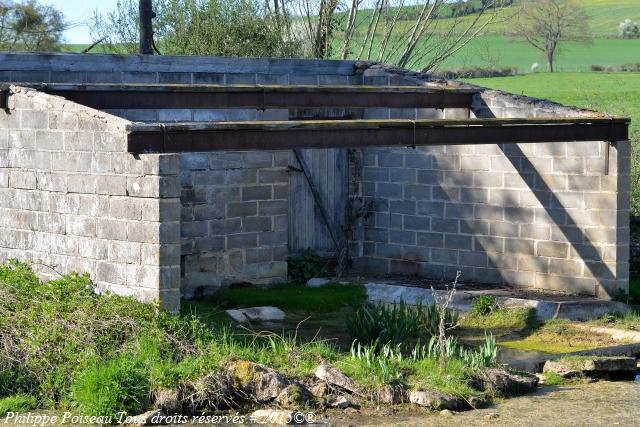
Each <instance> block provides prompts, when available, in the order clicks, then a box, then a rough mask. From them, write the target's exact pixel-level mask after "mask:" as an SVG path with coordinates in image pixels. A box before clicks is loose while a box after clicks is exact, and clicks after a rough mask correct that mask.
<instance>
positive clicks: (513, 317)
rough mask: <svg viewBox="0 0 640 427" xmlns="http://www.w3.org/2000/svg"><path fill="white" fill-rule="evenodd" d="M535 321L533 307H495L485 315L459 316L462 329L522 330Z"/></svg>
mask: <svg viewBox="0 0 640 427" xmlns="http://www.w3.org/2000/svg"><path fill="white" fill-rule="evenodd" d="M535 323H536V310H535V309H534V308H506V307H500V308H497V309H495V310H493V311H491V312H490V313H489V314H486V315H482V314H477V313H470V314H468V315H466V316H463V317H462V318H460V321H459V325H460V328H461V329H462V330H465V329H472V330H485V329H490V330H492V331H498V332H511V331H522V330H524V329H527V328H530V327H532V326H533V325H535ZM463 333H464V332H463Z"/></svg>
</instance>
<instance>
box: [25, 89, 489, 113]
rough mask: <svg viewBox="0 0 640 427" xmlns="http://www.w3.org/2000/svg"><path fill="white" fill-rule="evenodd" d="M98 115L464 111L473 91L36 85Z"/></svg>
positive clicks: (474, 91)
mask: <svg viewBox="0 0 640 427" xmlns="http://www.w3.org/2000/svg"><path fill="white" fill-rule="evenodd" d="M37 89H38V90H41V91H43V92H47V93H49V94H52V95H58V96H62V97H65V98H67V99H69V100H71V101H74V102H77V103H79V104H83V105H86V106H89V107H92V108H96V109H102V110H119V109H213V108H257V109H266V108H324V107H352V108H375V107H384V108H438V109H442V108H469V107H470V106H471V102H472V97H473V94H474V93H477V90H475V89H474V90H469V89H451V88H444V89H434V88H429V87H412V86H380V87H377V86H260V85H257V86H219V85H71V84H46V85H38V86H37Z"/></svg>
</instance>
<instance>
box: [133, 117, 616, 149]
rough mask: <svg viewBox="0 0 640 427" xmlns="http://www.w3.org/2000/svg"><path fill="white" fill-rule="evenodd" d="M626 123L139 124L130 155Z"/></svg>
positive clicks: (603, 131) (605, 135)
mask: <svg viewBox="0 0 640 427" xmlns="http://www.w3.org/2000/svg"><path fill="white" fill-rule="evenodd" d="M628 123H629V122H628V120H627V119H589V118H586V119H583V118H581V119H533V120H531V119H475V120H474V119H471V120H462V121H460V120H416V121H412V120H346V121H338V120H335V121H291V122H234V123H232V122H220V123H204V124H198V123H189V124H171V125H170V124H135V125H132V126H131V129H130V133H129V135H128V151H129V152H132V153H144V152H159V153H180V152H202V151H218V150H276V149H293V148H336V147H341V148H346V147H369V146H418V145H473V144H511V143H540V142H565V141H567V142H568V141H621V140H627V139H628V137H629V136H628Z"/></svg>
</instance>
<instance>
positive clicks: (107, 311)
mask: <svg viewBox="0 0 640 427" xmlns="http://www.w3.org/2000/svg"><path fill="white" fill-rule="evenodd" d="M343 287H344V286H343ZM323 289H326V288H323ZM314 291H315V289H314ZM369 310H370V311H371V308H369ZM375 310H376V309H373V311H375ZM389 310H390V312H393V309H392V308H389ZM370 311H367V313H369V312H370ZM440 312H441V311H439V310H437V309H435V308H432V307H429V306H419V307H417V308H409V307H406V306H404V305H403V306H402V308H400V307H396V308H395V314H393V315H390V314H389V312H387V311H385V313H387V314H386V315H385V316H389V318H391V319H394V318H395V319H397V318H408V317H409V315H412V316H413V317H414V318H415V319H416V322H415V325H416V326H415V329H414V331H415V330H417V331H425V333H426V332H428V333H430V334H432V335H433V331H434V330H439V329H440V327H441V325H442V322H439V323H438V322H434V320H433V316H434V313H440ZM456 321H457V318H456V317H455V315H453V314H447V315H446V322H445V323H446V324H453V323H455V322H456ZM387 326H389V324H387ZM436 326H437V327H436ZM434 328H435V329H434ZM378 336H382V337H384V336H390V337H392V339H391V341H393V340H396V339H397V337H400V336H401V334H394V333H392V334H389V335H384V334H382V333H380V331H378ZM407 336H408V337H409V340H410V341H413V342H414V344H411V345H408V344H406V343H394V344H389V343H388V342H387V343H384V342H382V341H381V340H380V339H378V340H377V341H375V340H374V342H372V343H371V344H366V343H365V342H364V341H363V342H356V343H354V345H353V347H352V351H351V352H347V353H345V352H341V351H340V350H339V349H338V348H337V347H336V345H334V344H333V343H331V342H329V341H324V340H318V339H312V340H310V341H302V340H300V339H298V338H297V337H296V336H295V335H294V336H288V335H278V334H274V333H258V332H251V331H247V330H246V329H239V328H238V329H236V328H234V327H232V326H230V325H229V324H228V323H219V322H211V323H210V324H205V323H204V322H203V321H202V320H201V319H200V318H199V317H198V316H197V315H196V314H194V313H189V314H185V315H183V316H180V317H178V316H174V315H172V314H168V313H164V312H161V311H159V310H158V309H157V308H156V307H155V306H154V305H151V304H144V303H140V302H137V301H135V300H133V299H131V298H125V297H120V296H116V295H110V294H105V295H97V294H95V293H94V289H93V286H92V284H91V282H90V280H89V278H88V277H87V276H86V275H77V274H71V275H68V276H65V277H62V278H60V279H58V280H52V281H49V282H42V281H40V280H39V279H38V278H37V277H36V276H35V274H34V273H33V272H32V271H31V270H30V268H29V266H28V265H26V264H23V263H19V262H17V261H11V262H8V263H6V264H0V381H2V386H1V387H0V409H2V410H4V411H15V410H21V409H28V410H33V409H61V408H65V409H67V408H69V409H72V410H76V411H80V412H82V413H83V414H86V415H98V414H99V415H102V416H105V417H108V416H109V415H111V416H113V415H115V414H116V413H118V412H120V411H125V412H127V413H128V414H129V415H135V414H136V413H140V412H143V411H145V410H147V409H149V408H156V407H159V408H167V410H168V411H172V412H182V413H184V412H187V413H202V412H206V411H214V410H222V409H230V408H240V407H245V405H247V406H250V405H255V404H256V402H267V401H269V402H270V401H272V400H273V399H276V398H278V399H280V398H281V394H280V393H281V391H282V389H283V388H286V387H289V386H290V385H291V384H298V385H300V384H304V382H305V381H308V380H309V379H310V378H311V377H312V376H313V375H314V372H315V371H316V369H317V368H318V366H319V365H322V364H331V365H333V366H336V367H337V368H338V369H340V370H342V371H343V372H344V373H345V374H346V375H348V376H349V377H350V378H351V379H352V380H353V381H355V382H356V383H357V384H358V389H359V390H360V391H362V395H358V396H357V398H358V399H364V401H363V404H365V403H366V402H370V401H374V400H375V398H374V397H373V396H376V395H377V393H378V392H379V390H380V389H381V387H387V386H390V385H393V387H400V388H401V389H402V390H416V389H424V388H428V389H430V390H434V391H438V392H443V393H448V394H450V395H454V396H457V397H459V398H461V399H467V398H470V397H472V396H478V395H481V396H486V392H484V391H482V390H477V389H474V388H473V387H472V385H470V384H471V379H472V378H473V377H474V376H475V375H476V374H477V373H478V372H479V370H482V369H485V367H487V366H492V365H494V364H495V356H496V351H497V350H496V345H495V340H494V339H493V337H492V336H491V335H486V336H485V342H484V343H483V344H482V345H480V346H479V348H478V349H471V348H466V347H464V346H463V345H461V344H459V343H458V342H457V340H456V339H455V338H452V337H446V339H445V340H444V341H443V342H444V344H442V343H441V340H440V336H439V335H438V336H437V337H435V336H432V337H431V338H429V339H427V340H425V341H422V340H420V339H419V338H420V337H419V336H416V335H412V336H409V335H407ZM394 337H395V338H394ZM443 362H444V363H443ZM265 378H266V379H268V381H267V380H266V379H265ZM265 384H269V385H270V388H269V389H264V388H262V387H263V386H264V385H265ZM300 387H302V386H300ZM301 390H302V389H301ZM302 392H305V390H302ZM302 394H304V395H305V396H306V394H305V393H302ZM302 394H300V396H302ZM296 396H297V393H296V392H294V393H293V394H292V395H291V396H289V397H287V396H283V397H282V399H280V400H282V401H288V400H291V399H294V400H295V399H297V397H296ZM367 397H370V398H371V399H370V400H369V399H368V398H367ZM301 399H302V397H301ZM280 400H279V401H280ZM302 400H304V401H309V399H307V398H305V399H302ZM113 419H116V418H113Z"/></svg>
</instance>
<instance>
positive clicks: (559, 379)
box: [544, 372, 568, 386]
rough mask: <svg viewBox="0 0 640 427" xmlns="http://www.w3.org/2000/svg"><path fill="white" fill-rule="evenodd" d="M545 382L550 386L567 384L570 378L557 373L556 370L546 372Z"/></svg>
mask: <svg viewBox="0 0 640 427" xmlns="http://www.w3.org/2000/svg"><path fill="white" fill-rule="evenodd" d="M544 379H545V384H546V385H550V386H558V385H565V384H567V382H568V380H567V379H566V378H565V377H563V376H562V375H559V374H556V373H555V372H545V373H544Z"/></svg>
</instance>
